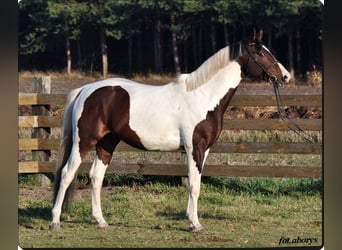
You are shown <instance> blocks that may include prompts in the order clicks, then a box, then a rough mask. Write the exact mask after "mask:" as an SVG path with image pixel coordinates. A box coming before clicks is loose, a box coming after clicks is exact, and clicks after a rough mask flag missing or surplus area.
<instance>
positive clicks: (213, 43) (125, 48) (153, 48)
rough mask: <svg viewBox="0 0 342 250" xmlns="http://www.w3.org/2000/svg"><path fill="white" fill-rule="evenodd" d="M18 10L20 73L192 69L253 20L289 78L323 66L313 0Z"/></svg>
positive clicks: (154, 1)
mask: <svg viewBox="0 0 342 250" xmlns="http://www.w3.org/2000/svg"><path fill="white" fill-rule="evenodd" d="M18 10H19V11H18V15H19V27H18V31H19V32H18V33H19V38H18V40H19V43H18V46H19V48H18V51H19V55H18V62H19V65H18V67H19V69H18V70H19V71H23V70H31V71H32V70H39V71H49V70H57V71H66V72H67V73H69V74H70V73H71V71H72V70H78V71H81V72H84V73H87V74H93V73H94V72H101V74H102V76H103V77H106V76H107V74H108V72H111V73H116V74H123V75H126V76H132V75H134V74H149V73H156V74H174V73H179V72H191V71H193V70H194V69H196V68H197V67H198V66H199V65H200V64H201V63H202V62H203V61H204V60H205V59H207V58H208V57H209V56H211V55H212V54H214V53H215V52H216V51H217V50H218V49H220V48H222V47H224V46H226V45H229V44H232V43H234V42H237V41H239V40H241V39H242V38H243V37H244V36H245V35H246V33H247V31H248V27H250V26H252V25H256V26H259V27H262V28H263V30H264V42H265V44H266V46H267V47H268V48H270V49H271V51H272V52H273V53H274V54H275V56H276V57H277V58H278V59H279V60H280V61H281V62H282V63H283V64H284V65H285V67H286V68H287V69H289V71H290V72H291V74H292V75H293V76H296V77H298V78H301V77H305V73H306V72H308V71H311V70H317V69H318V70H322V68H323V52H322V37H323V31H322V22H323V5H322V4H321V2H320V1H318V0H302V1H301V0H291V1H289V0H262V1H260V0H248V1H247V0H246V1H241V0H188V1H184V0H172V1H171V0H108V1H104V0H99V1H91V0H85V1H81V0H21V1H20V2H19V4H18ZM273 48H274V50H273Z"/></svg>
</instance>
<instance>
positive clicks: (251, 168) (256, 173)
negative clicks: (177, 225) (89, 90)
mask: <svg viewBox="0 0 342 250" xmlns="http://www.w3.org/2000/svg"><path fill="white" fill-rule="evenodd" d="M282 100H283V104H284V105H285V106H315V107H321V106H322V96H321V95H283V96H282ZM65 102H66V95H65V94H36V93H34V94H26V93H25V94H24V93H19V106H21V105H30V106H33V107H37V106H50V105H60V106H61V107H63V105H64V104H65ZM276 105H277V103H276V99H275V97H274V96H273V95H253V96H251V95H235V96H234V97H233V98H232V100H231V103H230V106H250V107H253V106H261V107H264V106H276ZM295 122H296V124H298V126H300V127H301V128H302V129H303V130H310V131H321V130H322V120H321V119H295ZM290 125H291V124H288V122H286V121H283V120H281V119H228V118H225V119H224V126H223V129H224V130H262V131H264V130H283V131H285V130H288V129H289V126H290ZM61 126H62V117H61V115H57V116H53V115H51V114H50V115H28V116H18V127H19V129H21V128H36V129H37V128H45V129H50V128H59V127H61ZM58 146H59V139H56V138H50V137H49V136H48V137H47V138H25V139H19V151H32V152H35V151H44V152H48V154H50V153H49V152H51V151H52V150H58ZM116 151H118V152H140V150H137V149H135V148H133V147H131V146H129V145H127V144H125V143H120V144H119V145H118V147H117V149H116ZM176 152H184V151H183V150H182V149H180V150H177V151H176ZM210 152H211V153H228V152H229V153H242V154H250V153H257V154H266V153H269V154H314V155H318V154H321V153H322V148H321V145H319V144H315V143H308V142H222V141H220V142H217V143H215V144H214V145H213V147H212V148H211V150H210ZM18 165H19V173H51V172H54V171H55V165H56V163H55V162H54V161H53V160H45V161H41V160H32V161H19V162H18ZM90 166H91V163H90V162H85V163H82V165H81V167H80V171H81V172H83V171H88V170H89V169H90ZM107 172H108V173H122V174H129V173H135V174H136V173H139V174H143V175H177V176H186V173H187V170H186V166H185V164H179V162H175V163H168V164H157V163H151V162H132V163H117V162H115V163H111V164H110V165H109V167H108V169H107ZM203 175H205V176H240V177H242V176H243V177H261V176H263V177H297V178H302V177H307V178H321V177H322V167H321V165H320V164H317V165H314V166H301V165H298V164H295V163H294V164H293V165H291V166H273V165H271V166H270V165H266V166H264V165H263V166H257V165H228V164H209V165H208V164H207V165H206V166H205V168H204V171H203Z"/></svg>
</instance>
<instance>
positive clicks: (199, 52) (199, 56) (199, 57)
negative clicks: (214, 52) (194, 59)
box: [197, 25, 203, 67]
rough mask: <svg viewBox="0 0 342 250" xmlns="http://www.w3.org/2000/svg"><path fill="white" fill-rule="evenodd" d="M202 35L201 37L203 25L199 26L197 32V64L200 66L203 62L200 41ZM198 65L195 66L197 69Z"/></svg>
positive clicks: (201, 42)
mask: <svg viewBox="0 0 342 250" xmlns="http://www.w3.org/2000/svg"><path fill="white" fill-rule="evenodd" d="M202 35H203V25H200V26H199V30H198V50H197V53H198V62H199V64H201V63H202V62H203V57H202V56H203V41H202ZM198 66H199V65H197V67H198Z"/></svg>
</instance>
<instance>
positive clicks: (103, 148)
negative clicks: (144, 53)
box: [50, 29, 290, 232]
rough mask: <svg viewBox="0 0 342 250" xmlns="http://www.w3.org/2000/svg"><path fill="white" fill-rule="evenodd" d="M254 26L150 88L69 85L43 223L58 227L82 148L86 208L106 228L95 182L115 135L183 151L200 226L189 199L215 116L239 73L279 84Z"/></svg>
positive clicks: (117, 81)
mask: <svg viewBox="0 0 342 250" xmlns="http://www.w3.org/2000/svg"><path fill="white" fill-rule="evenodd" d="M261 39H262V31H261V30H260V31H256V30H255V29H254V30H253V33H252V35H251V36H250V39H249V40H247V41H241V42H238V43H235V44H234V45H231V46H227V47H225V48H223V49H221V50H219V51H218V52H217V53H216V54H214V55H213V56H212V57H210V58H209V59H207V60H206V61H205V62H204V63H203V64H202V65H201V66H200V67H199V68H198V69H196V70H195V71H193V72H192V73H190V74H180V75H179V76H178V77H177V78H176V79H175V80H174V81H173V82H170V83H168V84H165V85H159V86H153V85H147V84H141V83H136V82H133V81H130V80H127V79H122V78H112V79H106V80H102V81H98V82H94V83H90V84H88V85H85V86H83V87H81V88H78V89H75V90H73V91H71V92H70V93H69V95H68V101H67V105H66V108H65V113H64V123H63V137H62V142H61V151H62V152H61V153H60V155H61V158H60V161H59V167H58V169H57V172H56V177H55V195H54V207H53V208H52V222H51V224H50V229H59V228H60V215H61V211H62V206H63V202H64V200H65V199H66V198H67V196H68V192H67V190H68V188H69V187H70V184H71V183H72V181H73V180H74V178H75V176H76V173H77V169H78V167H79V166H80V164H81V162H82V160H83V159H84V157H85V155H86V154H87V152H88V151H89V150H90V149H91V148H92V147H94V146H95V148H96V156H95V159H94V161H93V164H92V167H91V169H90V172H89V176H90V179H91V183H92V184H91V185H92V186H91V188H92V191H91V198H92V214H93V216H94V217H95V219H96V221H97V222H98V227H99V228H104V227H108V224H107V222H106V221H105V219H104V218H103V215H102V210H101V198H100V194H101V187H102V181H103V178H104V174H105V172H106V168H107V166H108V164H109V163H110V160H111V158H112V154H113V151H114V149H115V147H116V146H117V144H118V143H119V142H120V141H124V142H126V143H127V144H129V145H131V146H134V147H136V148H139V149H143V150H160V151H165V150H167V151H169V150H176V149H178V148H180V147H184V149H185V151H186V153H187V166H188V182H189V183H188V184H189V185H188V187H189V198H188V206H187V211H186V213H187V216H188V218H189V220H190V230H191V231H193V232H197V231H200V230H202V229H203V227H202V225H201V224H200V222H199V220H198V215H197V201H198V197H199V194H200V182H201V174H202V171H203V166H204V163H205V160H206V158H207V156H208V153H209V149H210V147H211V146H212V145H213V144H214V143H215V142H216V140H217V139H218V137H219V135H220V133H221V130H222V123H223V114H224V112H225V110H226V108H227V106H228V104H229V102H230V100H231V98H232V96H233V95H234V93H235V90H236V89H237V86H238V84H239V83H240V81H241V79H242V76H244V75H246V76H251V77H256V78H259V79H263V80H266V81H270V82H272V83H280V82H287V81H289V80H290V74H289V72H288V71H287V70H286V69H285V68H284V67H283V66H282V65H281V64H280V63H279V62H278V61H277V60H276V58H275V57H274V56H273V55H272V53H271V52H270V50H269V49H267V48H266V46H265V45H263V43H262V41H261Z"/></svg>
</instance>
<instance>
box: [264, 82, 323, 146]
mask: <svg viewBox="0 0 342 250" xmlns="http://www.w3.org/2000/svg"><path fill="white" fill-rule="evenodd" d="M270 82H271V83H272V84H273V89H274V94H275V97H276V101H277V108H278V112H279V116H280V119H281V120H282V121H284V122H286V125H287V127H288V128H289V129H290V130H291V131H293V132H294V133H296V134H297V135H299V136H300V137H302V138H303V139H304V140H306V141H307V142H310V143H312V144H318V145H319V146H321V147H322V143H318V138H317V137H316V138H315V137H314V136H311V135H309V134H308V133H307V132H306V131H304V130H303V129H302V128H301V127H299V126H298V124H296V123H295V122H294V121H293V120H292V119H291V118H290V117H287V116H286V114H285V111H284V104H283V101H282V99H281V95H280V91H279V82H278V80H277V79H275V81H273V80H270ZM286 120H287V121H286ZM289 124H292V125H293V126H294V127H295V128H296V129H294V128H293V127H291V126H290V125H289Z"/></svg>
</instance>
